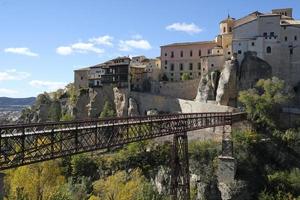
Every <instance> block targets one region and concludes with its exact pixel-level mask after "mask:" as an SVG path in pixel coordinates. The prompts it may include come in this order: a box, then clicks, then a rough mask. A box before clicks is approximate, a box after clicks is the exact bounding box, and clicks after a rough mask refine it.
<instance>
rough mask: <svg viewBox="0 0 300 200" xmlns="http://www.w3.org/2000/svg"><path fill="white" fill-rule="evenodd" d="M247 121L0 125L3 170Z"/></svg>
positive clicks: (197, 116) (149, 119) (192, 117)
mask: <svg viewBox="0 0 300 200" xmlns="http://www.w3.org/2000/svg"><path fill="white" fill-rule="evenodd" d="M244 118H245V114H244V113H237V114H232V113H192V114H173V115H159V116H146V117H129V118H109V119H103V120H102V119H101V120H89V121H73V122H59V123H38V124H17V125H5V126H0V133H1V135H0V170H3V169H8V168H13V167H18V166H22V165H26V164H31V163H36V162H41V161H45V160H50V159H55V158H59V157H64V156H67V155H73V154H78V153H82V152H89V151H95V150H101V149H107V148H110V147H116V146H120V145H123V144H127V143H131V142H136V141H142V140H146V139H151V138H156V137H161V136H165V135H172V134H179V133H184V132H187V131H192V130H197V129H203V128H209V127H216V126H224V125H231V124H232V123H234V122H238V121H242V120H243V119H244Z"/></svg>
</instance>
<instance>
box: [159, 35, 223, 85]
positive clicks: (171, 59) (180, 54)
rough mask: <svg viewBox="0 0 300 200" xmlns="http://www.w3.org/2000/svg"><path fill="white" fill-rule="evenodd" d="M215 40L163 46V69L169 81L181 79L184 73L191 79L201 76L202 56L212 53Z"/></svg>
mask: <svg viewBox="0 0 300 200" xmlns="http://www.w3.org/2000/svg"><path fill="white" fill-rule="evenodd" d="M216 46H217V44H216V42H215V41H205V42H186V43H174V44H169V45H164V46H161V55H160V58H161V71H162V74H163V75H165V76H166V77H167V78H168V80H169V81H179V80H181V77H182V75H183V74H184V73H186V74H188V75H189V77H190V78H191V79H194V78H198V77H200V76H201V73H202V71H203V66H202V65H201V60H200V58H201V57H202V56H208V55H210V54H211V53H212V49H213V48H214V47H216Z"/></svg>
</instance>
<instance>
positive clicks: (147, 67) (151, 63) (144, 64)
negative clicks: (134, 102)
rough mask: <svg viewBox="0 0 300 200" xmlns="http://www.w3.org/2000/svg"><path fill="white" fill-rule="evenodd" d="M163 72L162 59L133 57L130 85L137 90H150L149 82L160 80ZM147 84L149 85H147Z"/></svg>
mask: <svg viewBox="0 0 300 200" xmlns="http://www.w3.org/2000/svg"><path fill="white" fill-rule="evenodd" d="M160 74H161V67H160V59H159V58H156V59H149V58H146V57H145V56H136V57H132V59H131V63H130V86H131V89H132V90H135V91H146V90H150V88H149V87H151V86H150V85H149V84H150V82H152V81H158V80H159V78H160ZM147 84H148V85H149V86H147Z"/></svg>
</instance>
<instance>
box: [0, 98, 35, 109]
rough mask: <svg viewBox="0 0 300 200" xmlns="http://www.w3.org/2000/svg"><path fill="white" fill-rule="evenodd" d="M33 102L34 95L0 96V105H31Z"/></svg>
mask: <svg viewBox="0 0 300 200" xmlns="http://www.w3.org/2000/svg"><path fill="white" fill-rule="evenodd" d="M34 102H35V97H28V98H9V97H0V107H6V106H31V105H32V104H33V103H34Z"/></svg>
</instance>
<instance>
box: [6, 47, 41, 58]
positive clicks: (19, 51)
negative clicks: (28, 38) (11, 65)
mask: <svg viewBox="0 0 300 200" xmlns="http://www.w3.org/2000/svg"><path fill="white" fill-rule="evenodd" d="M4 52H6V53H14V54H20V55H25V56H34V57H36V56H39V55H38V54H37V53H33V52H32V51H31V50H30V49H29V48H27V47H17V48H6V49H4Z"/></svg>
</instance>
